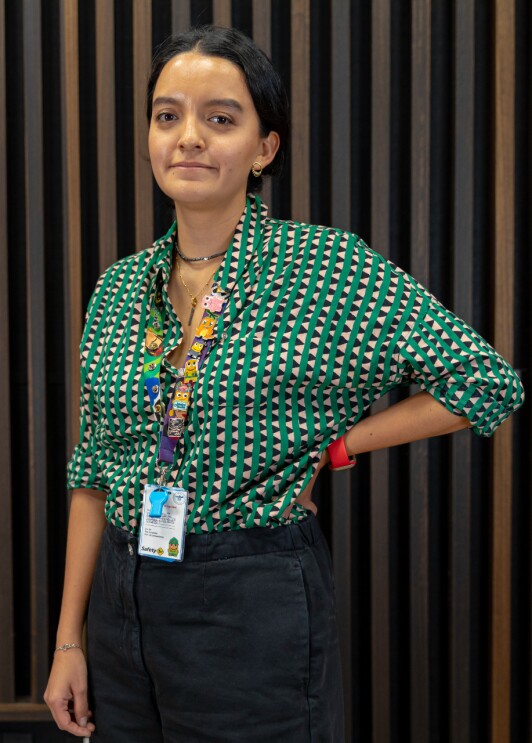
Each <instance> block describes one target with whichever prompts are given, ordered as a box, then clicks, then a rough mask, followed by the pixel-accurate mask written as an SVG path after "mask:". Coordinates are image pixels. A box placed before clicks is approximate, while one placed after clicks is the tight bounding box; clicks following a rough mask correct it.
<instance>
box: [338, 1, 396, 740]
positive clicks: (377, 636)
mask: <svg viewBox="0 0 532 743" xmlns="http://www.w3.org/2000/svg"><path fill="white" fill-rule="evenodd" d="M390 4H391V0H375V2H373V3H372V5H371V8H372V12H371V33H372V57H371V90H372V109H371V130H372V140H371V164H372V168H371V175H372V178H371V244H372V245H374V246H375V248H376V250H378V251H379V253H381V255H383V256H384V257H385V258H389V257H390V116H391V98H390V76H391V7H390ZM387 406H388V400H387V399H386V398H385V397H383V398H381V399H380V400H379V401H378V402H377V403H376V404H375V405H374V406H373V408H372V410H373V412H374V413H376V412H379V411H381V410H384V409H385V408H386V407H387ZM370 459H371V479H370V493H371V526H370V528H371V566H372V569H371V640H372V642H371V661H372V662H371V668H372V674H371V690H372V699H373V714H372V725H373V741H374V743H387V742H388V741H389V740H390V723H391V719H390V714H391V699H390V691H391V687H390V657H391V656H390V651H391V648H390V629H389V628H390V548H389V540H390V495H389V477H390V467H389V454H388V450H387V449H382V450H381V451H377V452H373V453H372V454H371V456H370ZM348 528H349V527H348Z"/></svg>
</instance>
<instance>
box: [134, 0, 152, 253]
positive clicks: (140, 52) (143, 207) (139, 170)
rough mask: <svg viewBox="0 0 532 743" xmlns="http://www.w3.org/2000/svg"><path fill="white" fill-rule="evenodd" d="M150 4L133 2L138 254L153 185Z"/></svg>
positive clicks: (148, 227)
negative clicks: (149, 111)
mask: <svg viewBox="0 0 532 743" xmlns="http://www.w3.org/2000/svg"><path fill="white" fill-rule="evenodd" d="M151 56H152V47H151V1H150V0H133V108H134V111H135V113H134V122H135V123H134V139H133V141H134V147H135V151H134V158H135V241H136V244H137V250H143V249H144V248H146V247H148V246H149V245H150V244H151V243H152V242H153V181H152V172H151V167H150V161H149V157H148V126H147V122H146V115H145V98H146V83H147V81H148V75H149V72H150V66H151Z"/></svg>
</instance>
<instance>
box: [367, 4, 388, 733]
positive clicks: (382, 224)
mask: <svg viewBox="0 0 532 743" xmlns="http://www.w3.org/2000/svg"><path fill="white" fill-rule="evenodd" d="M390 13H391V9H390V0H374V2H373V3H372V6H371V32H372V44H371V48H372V53H371V92H372V95H371V138H372V139H371V243H372V245H373V247H374V248H375V250H378V251H379V253H381V255H383V256H384V257H385V258H388V257H389V255H390V164H391V163H390V126H391V97H390V77H391V55H390V49H391V15H390ZM387 405H388V402H387V400H386V398H382V399H381V400H379V401H378V402H377V403H376V404H375V405H373V406H372V412H373V413H377V412H379V411H380V410H384V409H385V408H386V407H387ZM370 487H371V515H370V518H371V689H372V741H373V743H389V740H390V716H391V705H390V688H391V687H390V663H391V657H390V544H389V540H390V506H389V454H388V450H387V449H383V450H381V451H376V452H373V453H372V454H371V480H370Z"/></svg>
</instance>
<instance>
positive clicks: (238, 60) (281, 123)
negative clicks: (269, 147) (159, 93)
mask: <svg viewBox="0 0 532 743" xmlns="http://www.w3.org/2000/svg"><path fill="white" fill-rule="evenodd" d="M192 51H197V52H199V53H200V54H203V55H205V56H206V57H223V58H224V59H227V60H228V61H229V62H232V63H233V64H235V65H236V66H237V67H239V68H240V69H241V70H242V72H243V74H244V78H245V80H246V84H247V87H248V90H249V93H250V95H251V98H252V100H253V103H254V105H255V110H256V111H257V114H258V117H259V120H260V133H261V136H263V137H266V136H267V135H268V134H269V133H270V132H271V131H274V132H277V134H278V135H279V138H280V140H281V141H280V145H279V149H278V151H277V154H276V156H275V159H274V160H273V162H271V163H270V164H269V165H268V166H267V167H265V168H264V171H263V173H264V175H277V174H278V173H280V172H281V170H282V167H283V162H284V158H285V153H286V149H287V146H288V134H289V127H290V124H289V115H288V97H287V95H286V91H285V88H284V85H283V83H282V80H281V78H280V76H279V74H278V72H277V71H276V70H275V68H274V67H273V65H272V63H271V62H270V60H269V59H268V57H267V56H266V55H265V54H264V52H263V51H262V50H261V49H259V47H258V46H257V45H256V44H255V43H254V42H253V41H252V40H251V39H250V38H248V37H247V36H245V35H244V34H243V33H241V32H240V31H237V30H236V29H234V28H224V27H222V26H199V27H198V28H191V29H190V30H189V31H186V32H185V33H182V34H177V35H175V36H169V37H168V38H167V39H166V40H165V41H163V43H162V44H161V45H160V46H159V47H158V48H157V49H156V51H155V56H154V58H153V62H152V67H151V73H150V78H149V80H148V87H147V96H146V97H147V101H146V103H147V106H146V109H147V114H148V124H149V123H150V120H151V113H152V104H153V92H154V90H155V86H156V84H157V80H158V79H159V75H160V74H161V71H162V69H163V67H164V66H165V65H166V63H167V62H169V61H170V60H171V59H172V58H173V57H176V56H177V55H178V54H184V53H185V52H192ZM261 187H262V176H261V177H260V178H255V176H253V175H251V174H250V175H249V176H248V184H247V189H248V191H252V192H255V191H260V189H261Z"/></svg>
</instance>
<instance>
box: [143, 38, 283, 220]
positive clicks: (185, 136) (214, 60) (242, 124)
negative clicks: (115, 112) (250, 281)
mask: <svg viewBox="0 0 532 743" xmlns="http://www.w3.org/2000/svg"><path fill="white" fill-rule="evenodd" d="M278 146H279V137H278V135H277V134H276V133H275V132H270V134H269V135H268V136H267V137H263V136H261V133H260V122H259V117H258V115H257V112H256V110H255V106H254V104H253V100H252V98H251V95H250V93H249V90H248V88H247V85H246V82H245V79H244V76H243V74H242V72H241V71H240V69H239V68H238V67H237V66H236V65H234V64H233V63H232V62H229V61H228V60H226V59H223V58H221V57H207V56H204V55H202V54H198V53H196V52H187V53H185V54H180V55H178V56H176V57H174V58H173V59H171V60H170V61H169V62H168V63H167V64H166V65H165V66H164V67H163V69H162V71H161V74H160V75H159V79H158V80H157V84H156V86H155V90H154V93H153V107H152V117H151V122H150V132H149V150H150V159H151V165H152V168H153V173H154V176H155V179H156V181H157V183H158V184H159V186H160V188H161V189H162V191H164V193H165V194H166V195H167V196H169V197H170V198H171V199H173V200H174V202H175V204H176V207H177V208H179V207H180V206H190V207H194V208H209V209H212V208H214V209H220V208H222V209H225V208H227V209H236V210H242V208H243V206H244V203H245V195H246V184H247V178H248V175H249V171H250V169H251V166H252V164H253V162H254V161H255V160H258V161H259V162H261V163H262V165H263V166H264V167H266V165H268V163H270V162H271V161H272V160H273V158H274V156H275V153H276V152H277V148H278Z"/></svg>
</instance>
